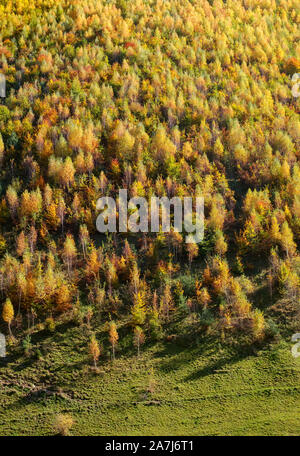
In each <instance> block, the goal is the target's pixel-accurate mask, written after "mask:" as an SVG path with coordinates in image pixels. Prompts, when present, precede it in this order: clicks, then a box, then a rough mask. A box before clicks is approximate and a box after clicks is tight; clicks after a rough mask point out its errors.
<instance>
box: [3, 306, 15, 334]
mask: <svg viewBox="0 0 300 456" xmlns="http://www.w3.org/2000/svg"><path fill="white" fill-rule="evenodd" d="M14 316H15V312H14V308H13V305H12V303H11V300H10V299H9V298H7V299H6V301H5V303H4V305H3V310H2V318H3V320H4V321H5V322H6V323H7V325H8V330H9V334H10V335H11V336H12V332H11V327H10V325H11V322H12V321H13V319H14Z"/></svg>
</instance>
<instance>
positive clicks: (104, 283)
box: [0, 0, 300, 366]
mask: <svg viewBox="0 0 300 456" xmlns="http://www.w3.org/2000/svg"><path fill="white" fill-rule="evenodd" d="M0 20H1V30H0V69H1V72H2V73H3V74H4V75H5V77H6V81H7V96H6V98H5V99H3V100H2V102H1V104H0V161H1V178H0V179H1V181H0V221H1V228H0V229H1V234H0V255H1V257H0V289H1V290H0V293H1V297H2V302H3V320H4V321H5V322H6V323H7V324H8V328H9V331H10V332H11V331H13V332H14V333H15V334H17V333H18V331H21V330H24V329H25V328H26V327H28V328H30V330H31V331H32V330H35V328H38V327H39V325H40V326H41V325H44V326H46V327H53V325H55V320H56V318H58V317H59V315H62V314H66V315H70V318H71V319H73V320H74V321H81V322H83V321H85V322H86V323H87V324H88V325H92V326H93V328H94V326H95V323H94V320H95V319H96V318H98V317H99V318H101V319H102V321H103V320H104V321H105V320H107V321H108V322H110V323H109V326H108V329H107V333H108V337H107V340H108V344H110V346H111V350H112V356H113V357H114V356H115V349H116V347H117V345H118V340H119V337H120V336H119V334H118V325H119V324H120V325H122V324H123V323H124V321H126V325H127V327H128V331H130V332H131V334H132V337H133V342H134V344H135V345H136V347H137V351H138V353H139V352H140V349H141V347H142V344H143V343H144V341H147V340H150V339H152V340H155V339H157V338H160V337H162V335H163V334H164V332H167V333H168V332H170V329H169V328H173V326H172V324H173V323H174V320H176V321H177V320H178V318H179V317H180V319H181V321H184V325H183V326H182V328H185V330H186V331H187V333H189V334H190V333H192V334H195V333H201V332H205V331H209V330H215V331H216V333H218V334H221V336H222V337H223V338H226V337H227V335H228V334H235V333H240V332H243V333H244V334H248V335H249V337H251V339H252V340H253V341H255V340H262V339H264V338H265V337H266V335H267V334H268V333H270V332H272V331H273V332H274V331H275V330H274V325H275V323H274V321H272V320H270V317H272V318H273V320H274V319H276V318H278V322H280V321H281V319H282V318H287V319H288V321H289V322H291V324H293V322H294V323H296V322H297V321H298V322H299V320H300V318H299V315H300V304H299V299H300V283H299V277H300V275H299V274H300V255H299V252H298V248H297V246H298V245H299V241H300V167H299V155H300V119H299V107H300V104H299V103H300V101H299V100H300V98H298V99H297V98H294V97H293V96H292V94H291V86H292V82H291V78H290V75H291V74H292V73H293V72H294V70H297V68H300V64H299V58H300V41H299V39H300V35H299V24H300V9H299V2H298V0H280V1H275V0H239V1H236V0H228V1H226V2H225V1H222V0H214V1H207V0H169V1H165V0H164V1H163V0H147V1H146V0H131V1H124V0H59V1H57V0H30V1H29V0H15V1H7V0H1V1H0ZM298 65H299V66H298ZM119 188H126V189H128V193H129V194H130V196H145V197H147V198H150V197H151V196H152V195H157V196H168V197H173V196H179V197H183V196H197V195H199V196H204V199H205V237H204V241H203V242H202V243H199V244H198V245H196V244H185V242H184V238H183V236H182V235H181V234H180V233H177V232H175V231H171V232H170V233H149V234H147V235H146V234H141V233H137V234H126V235H125V234H116V235H112V236H106V237H105V236H101V235H100V234H99V233H97V231H96V224H95V221H96V217H97V211H96V201H97V199H98V198H99V197H100V196H104V195H107V196H112V197H114V198H116V197H117V194H118V189H119ZM258 286H259V287H261V286H265V287H266V289H267V293H266V295H265V300H266V301H267V302H263V303H261V302H258V301H257V298H256V294H255V293H256V290H257V287H258ZM175 316H176V318H175ZM297 318H298V320H297ZM298 329H299V328H298ZM169 336H170V334H169ZM89 349H90V353H91V355H92V357H93V359H94V362H95V366H96V363H97V360H98V358H99V356H101V349H100V347H99V345H98V342H97V340H96V338H95V337H94V336H93V337H92V338H91V341H90V345H89Z"/></svg>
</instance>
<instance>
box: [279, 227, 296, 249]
mask: <svg viewBox="0 0 300 456" xmlns="http://www.w3.org/2000/svg"><path fill="white" fill-rule="evenodd" d="M281 245H282V248H283V249H284V250H285V252H286V256H287V257H288V258H289V257H290V255H293V253H294V252H295V250H296V244H295V242H294V236H293V232H292V230H291V229H290V227H289V225H288V223H287V222H284V223H283V224H282V227H281Z"/></svg>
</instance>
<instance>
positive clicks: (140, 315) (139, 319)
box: [131, 292, 146, 325]
mask: <svg viewBox="0 0 300 456" xmlns="http://www.w3.org/2000/svg"><path fill="white" fill-rule="evenodd" d="M131 315H132V324H133V325H143V324H144V323H145V318H146V310H145V303H144V296H143V294H142V293H141V292H139V293H137V294H136V295H135V296H134V304H133V306H132V309H131Z"/></svg>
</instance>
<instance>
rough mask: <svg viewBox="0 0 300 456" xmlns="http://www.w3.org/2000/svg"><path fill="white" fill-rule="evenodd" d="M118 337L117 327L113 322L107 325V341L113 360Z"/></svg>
mask: <svg viewBox="0 0 300 456" xmlns="http://www.w3.org/2000/svg"><path fill="white" fill-rule="evenodd" d="M118 340H119V335H118V331H117V325H116V323H114V322H113V321H112V322H111V323H110V325H109V341H110V343H111V347H112V353H113V359H115V347H116V345H117V343H118Z"/></svg>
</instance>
